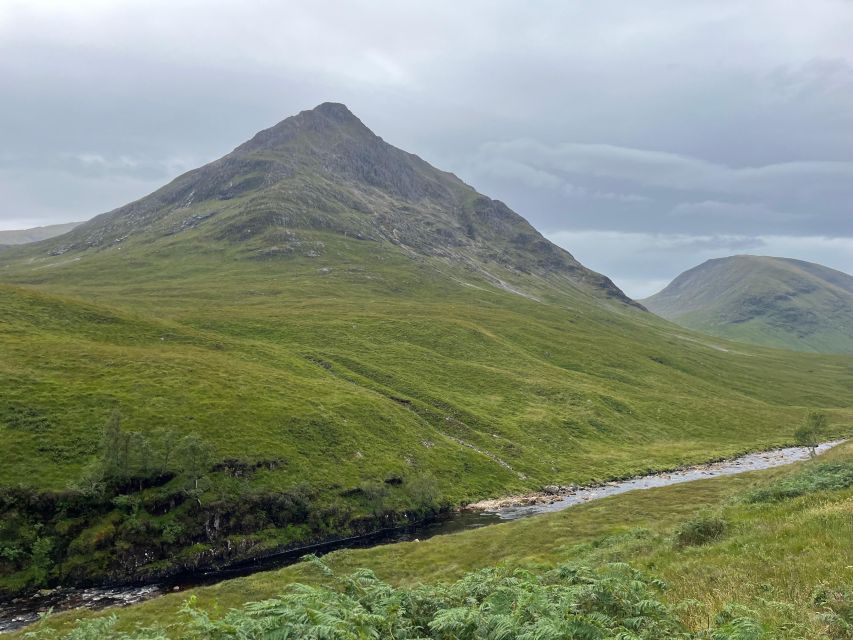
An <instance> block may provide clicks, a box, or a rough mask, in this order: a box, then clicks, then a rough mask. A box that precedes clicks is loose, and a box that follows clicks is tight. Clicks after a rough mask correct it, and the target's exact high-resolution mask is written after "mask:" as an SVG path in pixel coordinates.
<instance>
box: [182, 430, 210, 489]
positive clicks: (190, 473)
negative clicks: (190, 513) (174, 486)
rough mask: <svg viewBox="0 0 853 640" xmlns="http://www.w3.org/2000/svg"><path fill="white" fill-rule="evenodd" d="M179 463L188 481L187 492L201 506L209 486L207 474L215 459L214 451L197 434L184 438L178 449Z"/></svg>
mask: <svg viewBox="0 0 853 640" xmlns="http://www.w3.org/2000/svg"><path fill="white" fill-rule="evenodd" d="M176 453H177V461H178V465H179V466H180V468H181V473H182V474H183V476H184V477H185V478H186V480H187V485H186V489H185V490H186V492H187V494H188V495H190V496H192V497H193V498H195V500H196V502H198V503H199V504H201V494H202V493H204V490H205V488H206V485H207V482H206V481H207V474H208V472H209V471H210V466H211V461H212V459H213V450H212V448H211V446H210V444H208V443H207V442H205V441H204V440H202V439H201V438H199V437H198V436H197V435H195V434H190V435H188V436H184V437H183V438H182V439H181V441H180V443H179V444H178V448H177V452H176Z"/></svg>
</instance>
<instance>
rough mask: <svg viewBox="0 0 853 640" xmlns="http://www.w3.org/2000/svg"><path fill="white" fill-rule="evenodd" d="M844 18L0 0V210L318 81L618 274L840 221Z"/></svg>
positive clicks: (158, 154) (129, 168) (241, 128)
mask: <svg viewBox="0 0 853 640" xmlns="http://www.w3.org/2000/svg"><path fill="white" fill-rule="evenodd" d="M850 33H853V3H850V2H841V1H839V0H812V1H810V2H809V3H808V7H807V8H804V6H801V5H797V4H791V3H788V4H785V3H779V2H778V0H718V1H716V2H679V1H678V0H649V1H648V2H643V3H636V2H628V1H627V0H601V1H599V2H564V1H563V0H543V1H542V2H537V3H536V4H535V5H531V6H527V5H525V6H522V5H520V4H519V3H517V2H512V1H511V0H472V2H466V3H461V4H460V3H458V2H454V1H451V0H430V1H429V2H427V1H425V0H415V1H413V2H406V3H388V2H384V1H381V0H353V2H347V3H341V2H335V1H332V0H312V1H310V2H309V1H308V0H294V1H293V2H287V3H275V2H270V1H268V0H242V1H241V2H236V1H234V0H183V1H182V2H179V3H175V2H172V1H170V0H126V1H124V2H120V3H117V2H104V1H102V0H79V1H77V2H73V3H71V2H68V3H61V2H55V1H52V0H4V1H3V2H0V93H1V94H2V95H3V100H2V101H0V140H2V141H3V144H2V151H0V226H10V225H16V226H17V225H19V224H21V223H26V224H29V225H37V224H42V223H47V222H54V221H61V220H63V219H65V220H70V219H80V218H85V217H89V216H91V215H95V214H97V213H100V212H102V211H106V210H109V209H111V208H113V207H116V206H118V205H120V204H123V203H124V202H126V201H128V200H132V199H134V198H138V197H139V196H141V195H143V194H144V193H146V192H148V191H151V190H153V189H154V188H156V187H157V186H159V185H160V184H162V183H163V182H166V181H168V180H169V179H170V178H172V177H174V176H175V175H177V174H179V173H181V172H182V171H184V170H186V169H187V168H189V167H191V166H196V165H198V164H202V163H203V162H206V161H208V160H211V159H213V158H216V157H218V156H221V155H223V154H224V153H227V152H228V151H230V150H231V149H232V148H233V147H235V146H236V145H238V144H239V143H241V142H242V141H244V140H245V139H247V138H248V137H250V136H251V135H252V134H253V133H254V132H255V131H257V130H259V129H262V128H264V127H267V126H270V125H272V124H274V123H275V122H277V121H278V120H281V119H282V118H284V117H286V116H288V115H291V114H293V113H296V112H298V111H300V110H301V109H305V108H309V107H311V106H314V105H315V104H318V103H319V102H322V101H325V100H336V101H341V102H345V103H347V104H348V105H349V106H350V107H351V108H352V109H353V111H354V112H355V113H356V114H357V115H358V116H359V117H361V118H362V119H363V120H364V122H365V123H366V124H367V125H368V126H369V127H371V128H372V129H374V130H375V131H376V132H377V133H378V134H379V135H381V136H383V137H384V138H386V139H387V140H388V141H389V142H391V143H392V144H395V145H397V146H400V147H402V148H405V149H407V150H409V151H412V152H414V153H417V154H419V155H421V156H422V157H424V158H425V159H427V160H428V161H430V162H432V163H433V164H436V165H438V166H440V167H442V168H446V169H448V170H451V171H454V172H456V173H457V174H458V175H460V177H461V178H463V179H464V180H466V181H467V182H469V183H471V184H473V186H475V187H477V188H478V189H479V190H481V191H483V192H484V193H487V194H489V195H491V196H493V197H497V198H500V199H502V200H504V201H506V202H507V203H508V204H509V205H510V206H512V207H513V208H514V209H516V210H517V211H518V212H519V213H521V214H522V215H524V216H525V217H527V218H528V219H529V220H530V221H531V222H532V223H533V224H534V225H536V226H537V227H539V228H541V229H542V230H543V231H545V232H547V233H549V234H552V235H553V234H560V233H564V234H566V233H567V234H574V235H571V236H565V237H570V238H571V239H572V241H573V242H575V241H576V242H578V243H580V244H579V247H580V249H581V250H579V251H575V253H578V254H579V257H580V258H581V259H584V256H585V255H586V254H587V253H588V254H589V256H590V257H589V258H588V260H590V261H592V266H594V267H595V268H599V269H602V270H605V271H606V270H607V269H608V268H609V266H608V265H609V264H610V263H609V262H608V261H607V259H604V258H607V256H612V257H613V256H615V257H614V258H613V259H614V260H616V258H618V260H625V259H627V258H626V256H628V254H631V253H632V252H636V254H637V255H640V256H643V260H642V261H641V262H637V263H634V264H632V265H631V266H630V268H629V267H627V266H625V267H624V268H623V266H620V265H621V264H622V263H621V262H614V263H613V264H614V269H616V271H614V274H613V275H619V273H622V274H625V273H627V274H630V277H631V278H633V279H634V280H636V281H638V282H639V281H642V280H643V279H644V278H645V279H646V280H649V279H655V280H661V279H664V278H666V277H671V276H674V275H675V274H676V273H677V271H678V270H680V268H681V267H682V266H685V265H682V262H681V258H680V257H679V256H684V257H685V259H686V258H688V257H690V252H691V251H693V252H694V253H696V255H699V254H700V253H701V252H702V251H705V250H706V249H701V250H699V249H697V248H696V245H691V247H692V248H690V249H683V247H685V246H688V245H686V244H684V243H687V242H704V243H714V242H722V245H721V246H720V247H718V248H713V249H712V248H711V247H708V248H707V251H708V252H711V251H725V250H729V251H740V250H751V249H747V248H744V247H742V246H740V245H738V244H737V243H736V242H735V241H734V240H732V239H733V238H747V239H755V238H766V237H770V236H772V237H775V238H780V237H785V238H797V237H802V238H815V237H825V238H833V237H839V238H843V237H853V215H851V213H853V212H851V204H850V203H853V46H852V45H851V42H853V41H851V38H850ZM561 237H562V236H561ZM638 238H646V239H647V240H648V241H647V242H645V243H644V242H640V241H639V240H638ZM654 238H656V239H657V240H652V239H654ZM661 238H668V240H666V241H665V242H664V240H661ZM677 238H681V239H682V240H678V241H677V240H676V239H677ZM684 238H692V239H693V240H690V241H688V240H684ZM697 238H698V239H701V240H697ZM715 238H716V239H717V240H714V239H715ZM720 238H727V240H725V241H722V240H719V239H720ZM594 242H598V243H599V244H598V245H597V248H596V247H593V244H592V243H594ZM662 242H663V243H664V244H663V245H661V243H662ZM738 242H745V243H755V242H758V241H757V240H741V241H738ZM667 243H669V244H667ZM726 243H728V244H726ZM661 246H666V247H670V248H671V250H670V249H667V250H663V249H661ZM773 246H777V247H780V248H784V249H786V250H790V251H804V252H805V254H808V255H812V254H811V253H808V252H809V251H813V250H814V247H815V246H818V245H815V244H814V243H811V244H808V243H807V244H802V243H801V244H796V243H793V242H791V243H788V244H784V245H781V244H778V243H777V244H776V245H773ZM819 246H821V247H823V248H824V249H827V247H829V246H830V245H827V244H824V245H819ZM832 246H833V247H835V249H833V251H835V250H836V249H837V247H836V245H832ZM839 246H840V245H839ZM674 247H681V248H679V249H678V250H676V249H675V248H674ZM567 248H568V249H569V250H573V247H572V246H571V244H567ZM587 249H589V251H587ZM682 249H683V251H682ZM755 250H762V247H761V245H760V244H759V245H758V246H757V247H756V248H755ZM827 251H828V249H827ZM805 254H804V255H805ZM701 255H705V254H704V253H701ZM831 255H836V254H835V253H832V254H831ZM795 257H796V256H795ZM599 260H601V263H600V264H598V261H599ZM602 265H603V266H602ZM686 266H689V265H686ZM616 272H619V273H616Z"/></svg>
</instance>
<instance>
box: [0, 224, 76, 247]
mask: <svg viewBox="0 0 853 640" xmlns="http://www.w3.org/2000/svg"><path fill="white" fill-rule="evenodd" d="M79 224H82V223H81V222H66V223H65V224H50V225H47V226H44V227H34V228H32V229H11V230H9V231H2V230H0V245H4V244H7V245H8V244H26V243H28V242H38V241H39V240H47V239H48V238H53V237H56V236H61V235H62V234H63V233H68V232H69V231H71V230H72V229H73V228H74V227H76V226H77V225H79Z"/></svg>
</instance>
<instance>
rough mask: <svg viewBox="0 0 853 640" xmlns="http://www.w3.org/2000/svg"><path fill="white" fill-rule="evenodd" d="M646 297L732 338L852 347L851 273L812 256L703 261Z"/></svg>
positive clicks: (836, 349)
mask: <svg viewBox="0 0 853 640" xmlns="http://www.w3.org/2000/svg"><path fill="white" fill-rule="evenodd" d="M643 304H645V305H646V306H647V307H648V308H649V309H650V310H651V311H653V312H654V313H657V314H658V315H660V316H662V317H664V318H667V319H668V320H672V321H673V322H676V323H678V324H679V325H681V326H684V327H688V328H690V329H695V330H697V331H703V332H706V333H710V334H712V335H715V336H720V337H724V338H729V339H732V340H740V341H743V342H749V343H752V344H761V345H765V346H769V347H780V348H783V349H796V350H800V351H819V352H825V353H853V276H849V275H847V274H846V273H842V272H840V271H836V270H835V269H829V268H828V267H824V266H821V265H819V264H813V263H811V262H804V261H802V260H792V259H790V258H772V257H768V256H748V255H742V256H732V257H729V258H720V259H717V260H708V261H707V262H705V263H704V264H701V265H699V266H698V267H695V268H693V269H690V270H689V271H685V272H684V273H682V274H681V275H680V276H678V277H677V278H676V279H675V280H673V281H672V282H671V283H670V284H669V285H668V286H667V287H666V288H665V289H664V290H663V291H661V292H660V293H657V294H655V295H653V296H651V297H650V298H647V299H645V300H643Z"/></svg>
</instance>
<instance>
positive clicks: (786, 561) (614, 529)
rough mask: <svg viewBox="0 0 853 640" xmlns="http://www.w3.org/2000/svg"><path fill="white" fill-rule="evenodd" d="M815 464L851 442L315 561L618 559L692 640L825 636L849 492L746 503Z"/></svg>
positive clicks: (838, 457)
mask: <svg viewBox="0 0 853 640" xmlns="http://www.w3.org/2000/svg"><path fill="white" fill-rule="evenodd" d="M826 464H831V465H834V466H835V467H841V466H843V467H846V468H848V469H849V467H850V465H853V443H848V444H845V445H841V446H839V447H838V448H836V449H835V450H833V451H831V452H829V453H827V454H825V456H824V457H822V458H821V459H819V460H815V461H808V462H803V463H797V464H795V465H792V466H791V467H785V468H777V469H772V470H767V471H761V472H752V473H747V474H742V475H739V476H730V477H724V478H716V479H710V480H702V481H696V482H691V483H685V484H680V485H673V486H670V487H663V488H658V489H651V490H647V491H636V492H631V493H626V494H621V495H618V496H612V497H610V498H606V499H604V500H600V501H597V502H594V503H589V504H586V505H580V506H577V507H573V508H571V509H568V510H566V511H563V512H559V513H553V514H548V515H542V516H537V517H534V518H531V519H527V520H520V521H515V522H509V523H506V524H500V525H494V526H489V527H486V528H483V529H478V530H473V531H467V532H462V533H458V534H453V535H449V536H440V537H437V538H432V539H430V540H426V541H423V542H410V543H398V544H392V545H386V546H380V547H375V548H372V549H360V550H348V551H338V552H335V553H332V554H329V555H328V556H325V557H324V559H323V560H324V562H325V563H327V564H328V565H329V566H330V567H331V568H332V569H334V570H335V571H336V572H337V573H338V574H345V573H347V572H350V571H353V570H355V569H357V568H367V569H370V570H372V571H374V572H375V573H376V575H377V576H378V577H379V578H380V579H382V580H386V581H389V582H390V583H391V584H393V585H397V586H408V587H411V586H413V585H416V584H418V583H422V582H423V583H434V582H452V581H454V580H457V579H459V578H461V577H463V576H464V575H465V574H467V573H468V572H470V571H474V570H478V569H482V568H484V567H491V566H494V565H500V566H504V567H508V568H518V567H521V568H525V569H529V570H533V571H546V570H548V569H549V568H551V567H553V566H556V565H559V564H564V563H571V564H573V565H579V564H585V565H588V566H592V567H600V566H604V565H606V564H607V563H612V562H629V563H630V564H631V565H632V566H633V567H634V568H636V569H640V570H642V571H645V572H649V573H653V574H655V575H658V576H660V577H661V578H662V579H664V580H665V582H666V583H667V584H668V589H667V590H666V592H665V593H664V598H665V600H666V601H667V602H671V603H674V602H683V601H692V603H693V604H692V605H690V606H688V607H685V608H683V610H682V612H681V618H682V620H683V621H684V622H685V623H686V624H687V625H688V626H689V627H690V628H692V629H694V630H701V629H704V628H707V627H709V626H710V624H712V623H713V621H714V619H715V618H716V616H717V614H719V613H720V612H721V611H724V610H726V609H727V607H728V608H731V605H733V604H736V605H737V606H739V607H745V608H746V609H748V610H750V611H751V612H752V613H751V615H752V616H754V617H755V618H756V619H757V620H758V621H759V622H760V623H761V624H763V625H765V626H766V627H767V628H768V629H770V630H771V637H773V638H792V639H793V638H797V639H802V638H825V637H829V636H827V634H828V633H829V632H830V631H832V629H833V628H834V629H836V631H837V630H838V629H842V626H840V623H839V622H838V620H836V619H835V618H833V616H836V614H834V613H832V611H835V610H837V611H840V612H841V614H840V615H842V616H843V615H847V614H846V613H844V612H845V611H846V610H845V609H844V606H845V605H844V602H845V601H844V600H843V597H844V596H843V593H844V589H845V585H846V588H848V590H849V586H850V584H851V579H853V576H851V571H853V569H851V567H853V548H851V546H850V544H849V541H850V539H851V536H853V517H851V515H853V511H851V509H853V489H851V488H849V487H848V488H834V489H820V488H815V487H812V488H811V489H810V490H809V491H808V492H806V493H804V494H803V495H800V496H799V497H795V498H787V499H780V500H776V501H772V502H754V501H752V500H750V499H747V497H748V496H751V495H754V493H755V491H760V490H768V489H772V488H773V487H776V486H786V485H788V484H790V483H791V482H798V479H800V480H801V479H802V478H805V477H811V476H813V475H814V474H815V473H822V472H821V471H819V470H820V469H822V468H824V465H826ZM709 511H713V512H714V513H715V514H716V515H715V518H717V519H721V520H723V521H724V522H725V523H726V525H725V529H726V531H725V533H724V535H715V536H713V537H712V538H710V539H706V540H703V544H698V545H694V544H691V545H683V544H679V532H682V531H684V530H685V526H688V527H689V526H690V525H691V523H693V524H695V523H696V522H699V521H702V520H703V519H704V520H707V517H708V516H707V513H708V512H709ZM326 580H327V578H325V577H324V575H323V573H322V572H319V571H317V570H316V568H315V567H314V565H312V564H311V563H303V564H298V565H294V566H291V567H286V568H284V569H281V570H277V571H271V572H265V573H259V574H255V575H252V576H248V577H245V578H237V579H234V580H230V581H226V582H222V583H220V584H217V585H213V586H210V587H202V588H198V589H194V590H193V591H192V592H188V593H180V594H170V595H166V596H163V597H160V598H157V599H154V600H151V601H148V602H145V603H142V604H139V605H134V606H131V607H128V608H125V609H117V610H115V613H116V615H117V616H118V628H120V629H132V628H134V627H135V626H137V625H142V626H145V625H148V624H150V623H152V622H153V621H164V620H168V621H171V622H173V623H174V624H177V625H178V626H177V627H176V628H174V629H173V630H172V633H180V632H179V629H180V624H181V623H180V622H179V621H180V620H181V619H183V618H181V615H180V614H179V613H178V610H179V608H180V607H181V604H182V602H183V601H184V600H186V598H187V597H188V596H190V595H191V596H192V597H193V601H194V603H195V606H197V607H200V608H202V609H204V610H206V611H217V612H220V613H222V612H224V611H225V610H227V609H229V608H232V607H240V606H242V605H243V604H244V603H245V602H247V601H253V600H262V599H265V598H269V597H273V596H275V595H277V594H279V593H281V592H282V590H283V589H284V588H285V585H287V584H290V583H293V582H297V581H298V582H306V583H309V584H322V583H324V581H326ZM848 596H849V594H848ZM833 598H835V600H833ZM838 598H842V600H838ZM833 602H834V604H833ZM848 604H849V603H848ZM830 605H832V607H834V609H833V608H832V607H831V606H830ZM81 615H82V617H84V618H90V617H97V616H103V615H107V614H105V613H103V612H102V613H99V614H93V613H91V612H69V613H63V614H59V615H57V616H54V617H52V618H50V619H49V622H48V624H49V626H51V627H52V628H57V629H68V628H69V627H70V625H72V624H73V620H74V619H76V618H79V617H81ZM215 615H218V614H215ZM836 617H837V616H836ZM848 617H849V616H848ZM848 622H850V620H848ZM833 625H835V626H833ZM838 633H842V635H836V636H832V637H838V638H846V637H849V636H848V635H843V632H842V631H838Z"/></svg>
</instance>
